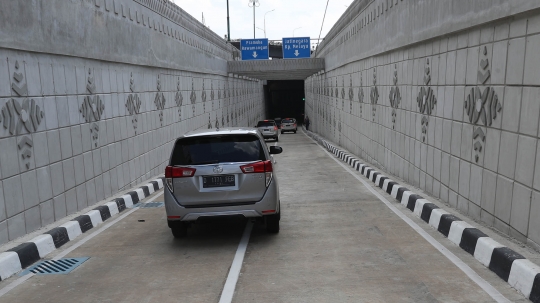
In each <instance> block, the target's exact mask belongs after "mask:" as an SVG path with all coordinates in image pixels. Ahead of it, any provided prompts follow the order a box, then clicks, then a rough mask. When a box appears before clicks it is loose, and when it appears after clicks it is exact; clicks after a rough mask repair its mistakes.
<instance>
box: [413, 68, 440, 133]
mask: <svg viewBox="0 0 540 303" xmlns="http://www.w3.org/2000/svg"><path fill="white" fill-rule="evenodd" d="M430 83H431V71H430V68H429V59H426V68H425V69H424V86H422V88H420V92H418V97H417V98H416V103H417V104H418V110H419V111H420V113H421V114H422V120H421V124H422V142H426V135H427V128H428V123H429V116H431V114H432V113H433V110H434V109H435V104H437V98H435V95H434V92H433V89H432V88H431V87H430V86H429V84H430Z"/></svg>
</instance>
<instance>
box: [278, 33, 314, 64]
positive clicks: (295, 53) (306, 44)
mask: <svg viewBox="0 0 540 303" xmlns="http://www.w3.org/2000/svg"><path fill="white" fill-rule="evenodd" d="M310 45H311V42H310V38H309V37H298V38H283V43H282V47H283V59H299V58H309V57H310V56H311V49H310V48H311V47H310Z"/></svg>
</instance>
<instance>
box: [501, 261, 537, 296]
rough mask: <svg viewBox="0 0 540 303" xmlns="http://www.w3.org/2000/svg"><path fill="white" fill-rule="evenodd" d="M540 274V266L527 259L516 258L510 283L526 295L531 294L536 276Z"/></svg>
mask: <svg viewBox="0 0 540 303" xmlns="http://www.w3.org/2000/svg"><path fill="white" fill-rule="evenodd" d="M538 274H540V267H539V266H538V265H536V264H534V263H532V262H531V261H529V260H527V259H521V260H515V261H514V263H512V269H511V270H510V276H509V277H508V284H510V285H511V286H512V287H514V288H515V289H517V290H519V291H520V292H522V293H523V294H524V295H525V296H526V297H529V296H530V295H531V291H532V288H533V284H534V278H535V277H536V276H537V275H538Z"/></svg>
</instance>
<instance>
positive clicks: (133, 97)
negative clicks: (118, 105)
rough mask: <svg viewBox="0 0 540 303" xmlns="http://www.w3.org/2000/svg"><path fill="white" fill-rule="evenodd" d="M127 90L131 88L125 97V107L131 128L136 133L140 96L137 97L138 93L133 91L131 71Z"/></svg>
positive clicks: (133, 83)
mask: <svg viewBox="0 0 540 303" xmlns="http://www.w3.org/2000/svg"><path fill="white" fill-rule="evenodd" d="M129 90H131V94H129V96H128V98H127V101H126V109H127V111H128V113H129V115H130V116H131V123H132V124H133V130H134V131H135V135H136V134H137V126H138V121H139V113H140V111H141V98H139V94H137V93H135V80H133V73H131V79H129Z"/></svg>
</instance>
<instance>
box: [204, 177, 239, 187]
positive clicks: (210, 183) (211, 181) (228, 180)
mask: <svg viewBox="0 0 540 303" xmlns="http://www.w3.org/2000/svg"><path fill="white" fill-rule="evenodd" d="M202 178H203V188H213V187H226V186H235V178H234V175H215V176H203V177H202Z"/></svg>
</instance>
